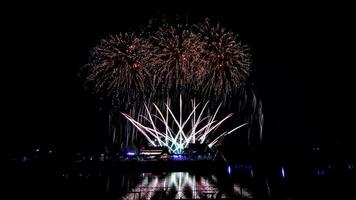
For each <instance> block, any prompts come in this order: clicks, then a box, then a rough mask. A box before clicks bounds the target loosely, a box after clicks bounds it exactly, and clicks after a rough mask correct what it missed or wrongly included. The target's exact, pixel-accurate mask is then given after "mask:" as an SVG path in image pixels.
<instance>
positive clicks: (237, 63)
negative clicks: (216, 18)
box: [195, 19, 251, 102]
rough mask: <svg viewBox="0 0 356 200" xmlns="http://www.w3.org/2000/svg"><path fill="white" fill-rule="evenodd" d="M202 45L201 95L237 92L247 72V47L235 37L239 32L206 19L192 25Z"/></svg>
mask: <svg viewBox="0 0 356 200" xmlns="http://www.w3.org/2000/svg"><path fill="white" fill-rule="evenodd" d="M195 29H196V32H198V34H199V36H200V37H199V38H200V39H201V40H202V44H203V48H204V49H205V51H203V52H202V54H203V55H202V57H203V59H201V60H202V61H203V62H202V64H203V66H204V68H205V69H206V70H205V71H206V74H204V75H205V76H204V77H203V81H201V89H202V91H203V93H204V95H205V96H206V97H208V98H211V97H224V98H223V100H224V102H225V101H226V99H227V96H228V95H230V96H231V95H233V94H234V93H236V89H238V88H240V86H241V84H242V83H244V82H245V81H246V79H247V77H248V75H249V73H250V65H251V59H250V54H249V48H248V46H246V45H242V44H241V42H239V41H238V39H237V38H238V35H237V34H235V33H233V32H231V31H227V30H226V29H225V28H224V27H221V26H220V25H219V24H217V25H215V26H213V25H211V23H210V22H209V20H208V19H206V20H205V22H204V23H202V24H199V25H196V26H195Z"/></svg>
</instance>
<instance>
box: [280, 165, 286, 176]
mask: <svg viewBox="0 0 356 200" xmlns="http://www.w3.org/2000/svg"><path fill="white" fill-rule="evenodd" d="M281 175H282V177H283V178H284V177H286V174H285V172H284V167H282V168H281Z"/></svg>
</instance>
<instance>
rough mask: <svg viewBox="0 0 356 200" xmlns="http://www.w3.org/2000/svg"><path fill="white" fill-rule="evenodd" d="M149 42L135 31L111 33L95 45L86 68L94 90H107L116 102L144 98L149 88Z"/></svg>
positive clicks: (114, 102)
mask: <svg viewBox="0 0 356 200" xmlns="http://www.w3.org/2000/svg"><path fill="white" fill-rule="evenodd" d="M147 45H148V43H146V42H145V41H144V40H142V39H141V38H138V37H136V35H135V34H134V33H124V34H118V35H110V36H109V37H107V38H106V39H103V40H101V42H100V44H99V45H97V46H96V47H94V48H93V50H92V52H91V59H90V62H89V63H88V64H87V65H85V66H84V68H85V69H87V82H88V83H93V91H94V92H95V93H101V92H104V93H107V95H108V96H111V97H112V100H113V104H117V102H118V101H120V102H125V103H128V102H132V101H135V100H136V99H139V98H142V97H143V96H144V93H145V91H146V88H149V87H150V82H149V81H148V78H149V73H148V68H149V66H148V65H147V62H146V58H145V56H147V53H146V52H145V49H146V48H145V47H147Z"/></svg>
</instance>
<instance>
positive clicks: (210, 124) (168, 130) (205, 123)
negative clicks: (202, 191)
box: [122, 96, 247, 154]
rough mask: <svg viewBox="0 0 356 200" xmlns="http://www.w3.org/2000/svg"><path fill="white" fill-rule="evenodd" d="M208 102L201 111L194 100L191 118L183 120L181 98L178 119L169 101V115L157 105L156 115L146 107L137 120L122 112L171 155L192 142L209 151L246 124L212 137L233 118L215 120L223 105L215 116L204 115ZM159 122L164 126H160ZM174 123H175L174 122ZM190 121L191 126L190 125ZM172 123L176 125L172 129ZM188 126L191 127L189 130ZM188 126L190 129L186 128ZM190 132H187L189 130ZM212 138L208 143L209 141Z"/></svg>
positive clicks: (178, 152)
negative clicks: (207, 147)
mask: <svg viewBox="0 0 356 200" xmlns="http://www.w3.org/2000/svg"><path fill="white" fill-rule="evenodd" d="M208 103H209V102H207V103H205V104H204V106H203V108H202V109H201V110H200V112H198V108H199V106H200V103H198V104H196V103H195V100H192V111H191V112H190V113H189V115H188V117H187V118H186V119H184V120H183V116H182V115H183V113H182V109H183V102H182V96H180V100H179V118H178V119H177V117H176V116H175V115H174V114H173V112H172V109H171V108H170V103H169V100H168V99H167V103H166V104H165V107H166V112H165V114H164V113H163V112H162V111H161V110H160V109H159V108H158V106H157V105H156V104H154V103H153V106H154V108H155V110H156V112H155V113H157V114H153V113H152V112H150V110H149V108H148V107H147V105H146V104H145V105H144V106H145V109H146V116H143V115H140V116H138V117H139V118H140V117H141V119H142V118H143V119H144V120H140V119H137V120H135V119H134V118H133V117H132V116H130V115H128V114H125V113H122V114H123V115H124V116H125V118H126V119H127V120H128V121H130V122H131V123H132V125H133V126H135V127H136V128H137V130H138V131H139V132H140V133H142V134H143V135H144V136H145V137H146V138H147V140H148V142H149V143H150V144H151V145H152V146H155V147H157V146H165V147H167V148H168V149H169V151H170V152H171V153H174V154H181V153H183V150H184V149H185V148H187V147H188V145H189V144H191V143H200V144H203V143H206V144H207V145H208V146H209V147H210V148H212V147H213V146H215V145H217V144H220V142H221V141H222V140H223V139H224V137H225V136H227V135H229V134H231V133H234V132H235V131H236V130H237V129H239V128H241V127H243V126H245V125H246V124H247V123H244V124H241V125H239V126H237V127H235V128H233V129H231V130H230V131H225V132H222V133H220V134H212V133H213V132H214V131H215V130H217V129H218V127H219V126H220V125H221V124H222V123H223V122H224V121H226V120H227V119H229V118H230V117H232V115H233V113H230V114H228V115H227V116H225V117H224V118H223V119H221V120H216V116H217V114H218V112H219V109H220V107H221V104H220V105H219V106H218V108H217V109H216V110H215V112H214V115H212V116H211V115H209V114H207V115H206V116H204V113H205V110H206V108H207V105H208ZM157 120H158V121H159V122H161V123H162V124H163V126H162V125H158V123H156V122H157ZM172 120H173V121H172ZM141 121H143V122H144V121H146V122H147V123H148V125H144V124H143V122H142V123H140V122H141ZM188 122H190V124H191V125H190V126H189V125H188V124H189V123H188ZM169 124H173V125H172V126H169ZM174 125H176V126H177V127H178V128H177V130H175V131H174V130H173V126H174ZM188 126H189V127H188ZM187 127H188V128H187ZM187 129H188V130H187ZM207 138H209V141H207Z"/></svg>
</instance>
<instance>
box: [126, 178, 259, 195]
mask: <svg viewBox="0 0 356 200" xmlns="http://www.w3.org/2000/svg"><path fill="white" fill-rule="evenodd" d="M142 176H143V177H142ZM141 177H142V180H141V181H140V182H139V183H138V184H137V185H136V186H135V187H133V188H132V189H131V190H130V191H129V192H128V193H127V194H126V195H125V196H124V197H122V199H127V200H133V199H152V198H158V199H204V198H219V199H225V198H231V197H243V198H252V197H253V196H252V194H251V193H250V192H248V191H247V190H246V189H242V188H241V187H240V185H239V184H236V183H235V184H233V185H232V188H231V189H232V190H231V193H227V192H223V191H220V190H219V187H218V183H217V178H216V176H214V175H210V176H205V177H203V176H198V175H194V174H190V173H189V172H171V173H166V174H160V175H157V174H153V173H144V174H141Z"/></svg>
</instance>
